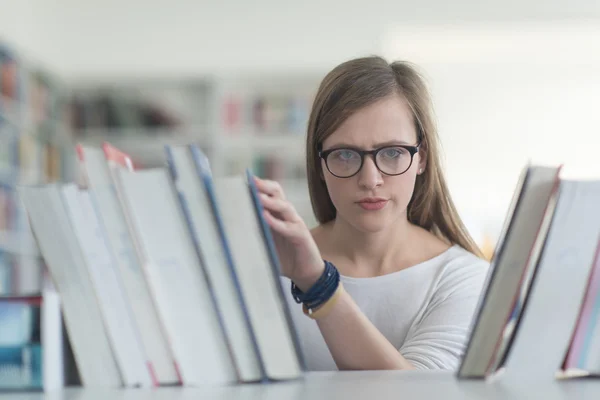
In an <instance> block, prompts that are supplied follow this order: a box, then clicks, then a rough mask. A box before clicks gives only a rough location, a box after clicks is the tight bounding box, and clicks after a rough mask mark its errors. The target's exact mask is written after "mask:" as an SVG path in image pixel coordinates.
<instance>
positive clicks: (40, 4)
mask: <svg viewBox="0 0 600 400" xmlns="http://www.w3.org/2000/svg"><path fill="white" fill-rule="evenodd" d="M32 1H35V2H36V7H35V18H36V24H37V26H38V27H39V32H40V35H39V44H40V45H39V46H38V47H39V50H40V54H41V55H42V56H43V57H44V59H47V60H48V61H49V62H51V63H52V65H55V66H56V68H57V69H59V70H60V71H61V72H63V73H64V74H65V75H66V76H68V77H70V76H82V75H99V74H100V75H107V74H108V75H109V74H121V73H128V74H132V75H138V74H146V75H156V74H171V73H176V74H196V73H202V72H206V71H214V70H223V69H229V70H232V69H266V70H279V69H303V68H316V69H322V68H330V67H331V66H332V65H333V64H334V63H337V62H339V61H341V60H343V59H346V58H348V57H352V56H355V55H361V54H365V53H371V52H378V51H380V38H381V36H382V34H383V33H384V32H385V31H386V30H387V29H388V28H389V27H392V26H399V25H402V24H406V23H410V24H415V23H431V22H449V21H494V20H522V19H534V20H538V19H543V20H557V19H579V18H600V2H598V1H597V0H570V1H568V2H567V1H564V0H528V1H523V0H504V1H501V2H500V1H492V0H454V1H446V0H420V1H411V0H369V1H365V0H329V1H327V0H304V1H282V0H253V1H245V0H237V1H233V0H220V1H208V0H196V1H194V0H179V1H177V0H169V1H167V0H152V1H145V0H127V1H124V0H120V1H119V0H102V1H100V0H85V1H81V0H54V1H44V0H32Z"/></svg>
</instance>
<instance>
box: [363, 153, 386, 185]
mask: <svg viewBox="0 0 600 400" xmlns="http://www.w3.org/2000/svg"><path fill="white" fill-rule="evenodd" d="M358 184H359V185H360V186H361V187H362V188H364V189H366V190H372V189H374V188H376V187H378V186H381V185H382V184H383V176H382V174H381V171H379V169H378V168H377V165H375V161H374V160H373V157H371V156H366V157H365V160H364V162H363V166H362V168H361V169H360V172H359V174H358Z"/></svg>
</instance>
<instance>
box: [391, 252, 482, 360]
mask: <svg viewBox="0 0 600 400" xmlns="http://www.w3.org/2000/svg"><path fill="white" fill-rule="evenodd" d="M487 271H488V263H487V262H485V261H483V260H475V261H474V260H471V262H470V263H469V264H466V265H465V264H462V265H460V266H453V267H452V268H448V269H447V270H446V271H445V273H444V275H443V276H442V278H441V279H440V281H439V283H438V285H437V287H436V288H435V289H434V293H433V295H432V296H431V301H430V302H429V304H428V305H427V306H426V308H425V311H424V312H423V314H422V315H421V317H420V318H419V319H418V320H417V321H416V322H415V323H414V324H413V326H412V327H411V329H410V330H409V332H408V334H407V337H406V340H405V341H404V344H403V345H402V347H401V348H400V349H399V351H400V353H401V354H402V355H403V356H404V358H406V360H408V361H409V362H410V363H411V364H412V365H413V366H414V367H415V368H416V369H421V370H424V369H427V370H433V369H447V370H455V369H457V368H458V365H459V363H460V360H461V358H462V356H463V354H464V351H465V348H466V345H467V340H468V336H469V331H470V327H471V321H472V318H473V315H474V312H475V309H476V307H477V304H478V301H479V296H480V294H481V290H482V287H483V284H484V282H485V278H486V274H487Z"/></svg>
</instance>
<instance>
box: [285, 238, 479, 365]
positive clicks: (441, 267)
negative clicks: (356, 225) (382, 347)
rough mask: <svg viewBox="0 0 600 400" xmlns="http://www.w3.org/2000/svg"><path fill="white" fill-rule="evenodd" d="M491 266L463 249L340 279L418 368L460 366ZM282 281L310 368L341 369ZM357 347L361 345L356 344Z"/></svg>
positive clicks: (452, 248) (370, 316)
mask: <svg viewBox="0 0 600 400" xmlns="http://www.w3.org/2000/svg"><path fill="white" fill-rule="evenodd" d="M488 266H489V264H488V263H487V262H486V261H484V260H481V259H479V258H477V257H476V256H474V255H473V254H471V253H469V252H467V251H466V250H464V249H462V248H461V247H459V246H453V247H451V248H450V249H448V250H447V251H445V252H444V253H442V254H440V255H439V256H437V257H434V258H432V259H430V260H427V261H425V262H423V263H420V264H418V265H415V266H412V267H410V268H406V269H404V270H401V271H398V272H394V273H391V274H387V275H382V276H377V277H372V278H351V277H347V276H342V277H341V281H342V283H343V284H344V289H345V290H346V292H348V293H349V294H350V296H351V297H352V299H353V300H354V301H355V302H356V304H357V305H358V307H359V308H360V309H361V310H362V312H363V313H364V314H365V315H366V317H367V318H368V319H369V320H370V321H371V322H372V323H373V324H374V325H375V327H377V329H379V331H380V332H381V333H382V334H383V335H384V336H385V337H386V338H387V339H388V340H389V341H390V343H392V344H393V345H394V347H396V348H397V349H398V350H399V351H400V353H401V354H402V355H403V356H404V357H405V358H406V359H407V360H408V361H409V362H410V363H411V364H412V365H414V366H415V368H417V369H450V370H454V369H456V368H457V367H458V365H459V363H460V360H461V357H462V356H463V354H464V351H465V347H466V345H467V340H468V335H469V329H470V328H471V321H472V318H473V316H474V311H475V308H476V307H477V303H478V301H479V296H480V293H481V290H482V288H483V285H484V281H485V278H486V274H487V271H488ZM283 280H284V293H286V298H287V300H288V305H289V306H290V308H291V314H292V317H293V321H294V324H295V327H296V329H297V331H298V336H299V339H300V347H301V349H302V352H303V354H304V357H305V360H306V364H307V368H308V369H309V370H311V371H326V370H336V369H337V367H336V365H335V362H334V360H333V357H332V356H331V354H330V352H329V349H328V348H327V345H326V344H325V341H324V339H323V336H322V335H321V332H320V330H319V328H318V326H317V323H316V322H315V321H314V320H312V319H310V318H308V317H307V316H306V315H304V314H303V312H302V308H301V305H300V304H296V303H295V302H294V300H293V298H292V296H291V293H290V281H289V280H288V279H286V278H283ZM357 345H358V344H357Z"/></svg>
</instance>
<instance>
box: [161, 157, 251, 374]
mask: <svg viewBox="0 0 600 400" xmlns="http://www.w3.org/2000/svg"><path fill="white" fill-rule="evenodd" d="M167 156H168V162H169V168H170V170H171V174H172V176H173V182H174V184H175V187H176V189H177V192H178V193H179V198H180V202H181V203H182V209H183V210H184V213H186V214H187V215H186V220H187V224H188V229H189V230H190V233H191V235H192V238H193V239H194V245H195V247H196V251H197V253H198V255H199V257H200V259H201V261H202V267H203V269H204V271H205V273H206V280H207V282H208V287H209V290H210V291H211V293H212V295H213V301H214V302H215V307H216V309H217V311H218V315H219V316H220V319H221V324H222V326H223V330H224V332H225V335H226V337H227V340H228V344H229V348H230V351H231V353H232V356H233V358H234V361H235V365H236V367H237V371H238V376H239V379H240V381H242V382H251V381H258V380H260V379H261V378H262V377H263V376H262V375H263V374H262V370H261V363H260V360H259V354H258V349H257V347H256V342H255V340H254V337H253V335H252V330H251V325H250V321H249V319H248V316H247V312H246V307H245V304H244V303H243V300H242V297H241V293H240V291H239V288H238V280H237V276H236V274H235V271H234V270H233V265H232V263H231V259H230V257H231V255H230V254H229V250H228V248H227V246H228V244H227V242H226V240H224V237H222V236H221V232H220V229H219V228H220V227H219V225H218V224H219V223H220V221H219V217H218V216H217V215H215V214H214V212H213V208H212V206H211V198H210V192H209V190H210V188H206V187H205V184H204V183H203V180H202V176H201V175H200V173H199V172H200V171H198V170H197V169H196V165H195V162H194V159H193V156H192V153H191V152H190V149H189V148H188V147H187V146H177V147H169V148H168V149H167ZM197 161H200V160H197Z"/></svg>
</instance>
